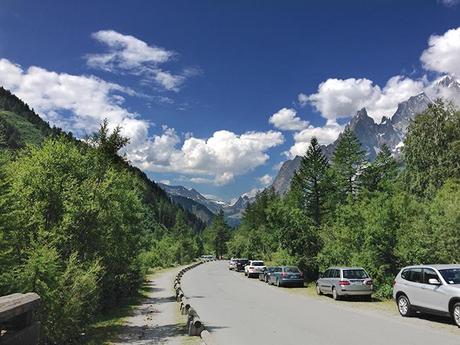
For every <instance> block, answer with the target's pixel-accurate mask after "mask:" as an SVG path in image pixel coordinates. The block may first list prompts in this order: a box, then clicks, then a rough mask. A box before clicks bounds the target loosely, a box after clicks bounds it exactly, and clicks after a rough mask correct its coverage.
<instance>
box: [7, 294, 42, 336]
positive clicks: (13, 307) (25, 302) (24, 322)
mask: <svg viewBox="0 0 460 345" xmlns="http://www.w3.org/2000/svg"><path fill="white" fill-rule="evenodd" d="M39 304H40V297H39V296H38V295H37V294H36V293H26V294H19V293H15V294H12V295H8V296H3V297H0V332H1V333H0V344H2V345H36V344H38V336H39V328H40V325H39V323H38V322H36V321H35V320H34V313H35V310H36V309H37V308H38V306H39Z"/></svg>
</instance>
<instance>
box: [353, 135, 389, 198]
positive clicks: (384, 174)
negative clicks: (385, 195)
mask: <svg viewBox="0 0 460 345" xmlns="http://www.w3.org/2000/svg"><path fill="white" fill-rule="evenodd" d="M397 175H398V163H397V162H396V160H395V159H394V158H393V156H392V155H391V151H390V149H389V148H388V146H387V145H385V144H383V145H382V146H381V148H380V152H379V153H378V154H377V157H376V159H375V161H374V162H372V163H371V164H369V165H368V166H367V167H366V168H365V169H364V172H363V174H362V175H361V177H360V181H361V185H362V187H364V188H366V189H367V190H368V191H370V192H374V191H377V190H384V189H387V187H388V185H389V184H391V183H392V182H394V181H395V179H396V177H397Z"/></svg>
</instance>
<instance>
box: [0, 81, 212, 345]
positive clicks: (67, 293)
mask: <svg viewBox="0 0 460 345" xmlns="http://www.w3.org/2000/svg"><path fill="white" fill-rule="evenodd" d="M128 140H129V139H128V138H123V137H122V136H121V135H120V129H119V128H117V129H116V130H115V131H114V132H110V131H109V130H108V123H107V122H104V123H103V124H101V128H100V130H99V132H98V133H95V134H94V135H93V136H92V137H91V138H89V140H87V141H86V142H81V141H79V140H76V139H75V138H74V137H73V136H72V135H71V134H66V133H64V132H63V131H62V130H60V129H58V128H50V126H49V125H48V124H47V123H46V122H44V121H42V120H41V119H40V117H39V116H38V115H37V114H35V113H34V112H33V110H31V109H30V108H29V107H28V106H27V105H26V104H24V103H23V102H22V101H20V100H19V99H18V98H17V97H15V96H14V95H11V94H10V93H9V92H8V91H6V90H4V89H0V267H1V270H0V295H6V294H10V293H15V292H30V291H35V292H37V293H38V294H39V295H40V296H41V298H42V306H41V309H40V312H39V315H38V317H39V319H40V321H41V323H42V337H41V338H42V339H41V342H42V343H43V344H63V343H72V342H75V343H78V337H79V335H80V334H81V333H82V332H83V331H84V329H85V326H86V325H88V324H89V323H90V322H91V321H92V320H93V318H94V317H95V316H96V314H97V313H101V312H104V311H105V310H107V309H110V308H112V307H114V306H117V305H118V304H119V303H120V302H121V301H123V299H124V298H125V297H127V296H129V295H131V294H133V293H135V292H136V291H137V288H138V287H139V285H140V284H141V282H142V280H143V277H144V275H145V274H146V272H147V270H148V269H149V268H151V267H155V266H170V265H173V264H175V263H184V262H188V261H191V260H192V259H193V258H195V257H196V256H197V255H199V254H201V252H202V250H203V248H202V245H201V243H202V241H201V239H200V234H201V232H202V230H203V228H204V224H203V223H202V222H201V221H200V220H198V219H197V218H196V217H195V216H193V215H192V214H190V213H189V212H187V211H186V210H183V209H181V208H180V207H178V206H177V205H175V204H173V203H172V202H171V201H170V200H169V198H168V197H167V196H166V194H165V193H164V192H163V190H161V189H160V188H159V187H158V186H157V185H156V184H155V183H154V182H152V181H151V180H149V179H148V177H147V176H146V175H145V174H144V173H143V172H141V171H140V170H139V169H137V168H135V167H132V166H131V165H130V164H129V162H127V161H125V159H124V158H123V157H120V156H119V155H118V154H117V153H118V151H119V150H120V149H121V148H122V147H123V146H124V145H125V144H126V143H127V142H128Z"/></svg>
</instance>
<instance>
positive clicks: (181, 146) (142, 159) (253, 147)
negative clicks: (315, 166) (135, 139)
mask: <svg viewBox="0 0 460 345" xmlns="http://www.w3.org/2000/svg"><path fill="white" fill-rule="evenodd" d="M283 142H284V138H283V135H282V134H281V133H280V132H275V131H268V132H246V133H243V134H241V135H238V134H235V133H233V132H230V131H226V130H221V131H217V132H214V134H213V135H212V136H211V137H210V138H208V139H201V138H195V137H193V136H189V137H188V138H186V139H185V140H184V141H183V142H182V141H181V139H180V138H179V136H178V135H177V133H176V131H175V130H174V129H171V128H165V129H164V131H163V133H162V134H160V135H155V136H154V137H152V138H150V139H149V140H148V141H147V142H146V144H145V145H144V146H143V147H139V148H138V149H137V150H135V151H133V152H131V154H130V155H128V158H129V159H131V160H132V161H133V162H134V163H136V164H138V165H139V166H141V167H142V168H143V169H146V170H150V171H156V172H180V173H184V174H189V175H192V176H193V177H191V178H190V181H191V182H194V183H210V182H212V183H214V184H215V185H224V184H227V183H229V182H231V181H232V180H233V179H234V178H235V176H238V175H242V174H245V173H246V172H248V171H251V170H253V169H254V168H256V167H258V166H260V165H263V164H265V163H266V162H267V160H268V159H269V156H268V154H267V153H266V151H267V150H268V149H270V148H272V147H275V146H278V145H280V144H281V143H283Z"/></svg>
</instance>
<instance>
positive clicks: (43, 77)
mask: <svg viewBox="0 0 460 345" xmlns="http://www.w3.org/2000/svg"><path fill="white" fill-rule="evenodd" d="M0 85H3V86H4V87H5V88H7V89H9V90H11V91H12V92H13V93H14V94H16V95H17V96H18V97H19V98H21V99H22V100H24V101H25V102H26V103H28V104H29V105H30V106H31V107H33V108H34V109H35V110H36V111H37V112H39V113H40V114H41V115H42V116H43V118H44V119H45V120H47V121H49V122H51V123H52V124H54V125H56V126H59V127H62V128H64V129H66V130H71V131H73V132H74V133H76V134H77V135H83V134H85V133H91V132H93V131H95V130H97V128H98V127H99V124H100V122H101V121H102V120H103V119H104V118H107V119H109V121H110V123H111V124H113V125H114V126H115V125H122V126H123V130H124V132H123V134H124V135H129V136H130V137H131V138H132V141H133V142H136V141H137V140H139V138H143V137H145V136H146V135H147V134H146V133H147V130H148V126H149V125H148V123H147V122H146V121H143V120H140V119H137V117H136V114H135V113H133V112H130V111H129V110H127V109H126V108H125V107H123V104H124V102H125V96H127V95H128V96H129V95H134V92H133V91H132V90H130V89H128V88H125V87H122V86H120V85H118V84H114V83H109V82H106V81H104V80H102V79H100V78H97V77H95V76H81V75H71V74H67V73H56V72H53V71H48V70H46V69H44V68H40V67H36V66H32V67H29V68H27V69H23V68H22V67H21V66H20V65H17V64H14V63H13V62H11V61H9V60H7V59H0ZM62 113H68V116H62Z"/></svg>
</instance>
